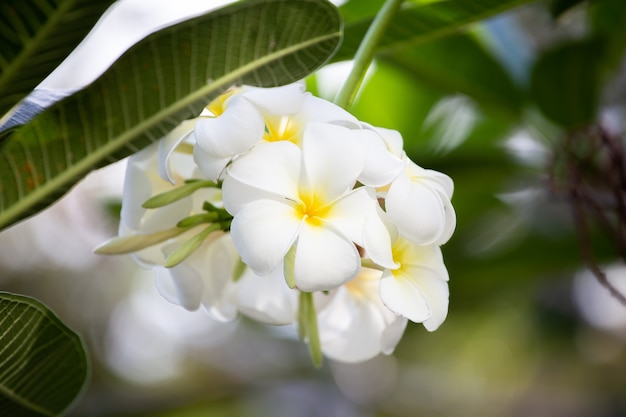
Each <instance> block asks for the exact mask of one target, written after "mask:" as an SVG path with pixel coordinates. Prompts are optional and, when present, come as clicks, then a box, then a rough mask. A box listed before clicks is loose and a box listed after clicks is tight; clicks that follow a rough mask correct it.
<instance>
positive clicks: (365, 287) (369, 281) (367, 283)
mask: <svg viewBox="0 0 626 417" xmlns="http://www.w3.org/2000/svg"><path fill="white" fill-rule="evenodd" d="M380 275H381V271H377V270H375V269H370V268H361V271H360V272H359V273H358V274H357V276H356V277H354V278H352V279H351V280H350V281H348V282H346V283H345V284H343V285H344V286H345V288H346V290H348V292H349V293H350V294H351V295H352V296H353V297H354V298H365V299H372V298H374V297H376V296H378V281H379V280H380Z"/></svg>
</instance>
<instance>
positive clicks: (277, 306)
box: [233, 268, 299, 325]
mask: <svg viewBox="0 0 626 417" xmlns="http://www.w3.org/2000/svg"><path fill="white" fill-rule="evenodd" d="M298 294H299V292H298V291H297V290H294V289H291V288H289V287H288V286H287V283H286V282H285V276H284V275H283V270H282V268H276V269H275V270H274V271H272V272H271V273H270V274H269V275H267V276H260V275H258V274H256V273H254V271H252V270H251V269H250V268H246V271H245V272H244V274H243V275H242V276H241V278H239V280H237V282H236V284H235V292H234V296H233V303H234V304H236V305H237V309H238V310H239V312H240V313H241V314H243V315H244V316H247V317H249V318H251V319H253V320H256V321H258V322H261V323H264V324H272V325H287V324H291V323H294V322H295V320H296V316H297V313H298Z"/></svg>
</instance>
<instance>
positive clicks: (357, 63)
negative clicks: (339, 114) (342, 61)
mask: <svg viewBox="0 0 626 417" xmlns="http://www.w3.org/2000/svg"><path fill="white" fill-rule="evenodd" d="M402 1H403V0H387V1H386V2H385V4H384V5H383V7H382V8H381V9H380V11H379V12H378V14H377V15H376V18H374V21H373V22H372V24H371V26H370V27H369V29H368V30H367V33H366V34H365V36H364V37H363V41H362V42H361V45H360V46H359V49H358V50H357V51H356V54H355V55H354V66H353V67H352V71H350V75H348V78H347V79H346V82H345V83H344V84H343V86H342V87H341V90H339V93H337V96H336V97H335V104H336V105H338V106H340V107H343V108H344V109H347V108H348V107H350V105H351V104H352V102H353V101H354V98H355V97H356V93H357V91H359V87H360V86H361V83H362V82H363V79H364V78H365V73H366V72H367V69H368V68H369V66H370V64H371V63H372V60H373V59H374V52H375V50H376V46H377V45H378V43H379V42H380V39H381V38H382V36H383V34H384V33H385V30H386V29H387V26H389V24H390V23H391V20H392V19H393V16H394V15H395V13H396V11H397V10H398V9H399V8H400V5H401V4H402Z"/></svg>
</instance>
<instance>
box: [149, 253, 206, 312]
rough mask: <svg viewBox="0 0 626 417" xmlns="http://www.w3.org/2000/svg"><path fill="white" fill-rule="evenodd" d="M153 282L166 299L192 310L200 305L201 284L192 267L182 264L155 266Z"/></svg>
mask: <svg viewBox="0 0 626 417" xmlns="http://www.w3.org/2000/svg"><path fill="white" fill-rule="evenodd" d="M154 275H155V284H156V287H157V289H158V290H159V293H160V294H161V295H162V296H163V298H165V299H166V300H167V301H169V302H170V303H173V304H177V305H179V306H182V307H184V308H185V309H187V310H190V311H194V310H197V309H198V307H200V298H201V296H202V290H203V284H202V281H201V280H200V279H199V277H198V275H197V274H196V273H195V271H193V269H191V268H189V267H187V266H186V265H184V264H180V265H177V266H175V267H174V268H170V269H167V268H164V267H157V268H155V274H154Z"/></svg>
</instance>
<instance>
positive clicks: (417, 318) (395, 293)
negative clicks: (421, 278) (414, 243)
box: [380, 267, 432, 323]
mask: <svg viewBox="0 0 626 417" xmlns="http://www.w3.org/2000/svg"><path fill="white" fill-rule="evenodd" d="M415 268H417V267H415ZM424 269H426V268H424ZM397 275H398V273H396V274H395V275H394V274H392V273H391V272H390V271H388V270H386V271H385V272H384V273H383V277H382V279H381V280H380V298H381V299H382V300H383V303H385V305H386V306H387V307H388V308H389V309H390V310H391V311H393V312H395V313H396V314H399V315H401V316H404V317H406V318H408V319H409V320H411V321H413V322H415V323H421V322H423V321H424V320H428V319H429V318H430V317H431V315H432V313H431V309H430V305H429V304H428V300H426V298H425V296H424V294H423V293H422V290H421V288H420V287H419V285H417V284H416V283H415V282H414V280H413V279H411V277H407V276H406V275H403V276H401V277H398V276H397Z"/></svg>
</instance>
